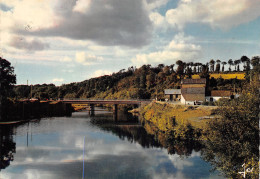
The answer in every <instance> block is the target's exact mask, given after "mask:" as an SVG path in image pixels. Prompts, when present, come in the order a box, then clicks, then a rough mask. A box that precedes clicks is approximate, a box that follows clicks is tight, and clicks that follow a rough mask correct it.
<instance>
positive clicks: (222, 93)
mask: <svg viewBox="0 0 260 179" xmlns="http://www.w3.org/2000/svg"><path fill="white" fill-rule="evenodd" d="M220 98H228V99H230V98H232V92H231V91H228V90H212V91H211V95H210V96H206V101H209V102H215V101H217V100H219V99H220Z"/></svg>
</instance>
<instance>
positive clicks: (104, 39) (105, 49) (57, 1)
mask: <svg viewBox="0 0 260 179" xmlns="http://www.w3.org/2000/svg"><path fill="white" fill-rule="evenodd" d="M259 9H260V1H259V0H239V2H238V1H237V0H214V1H212V0H131V1H129V0H2V1H1V2H0V14H1V15H0V19H1V21H0V55H1V57H2V58H4V59H6V60H8V61H10V62H11V64H12V66H14V68H15V74H16V76H17V84H26V83H27V80H28V84H43V83H53V84H55V85H61V84H67V83H71V82H80V81H83V80H86V79H90V78H92V77H98V76H102V75H105V74H106V75H109V74H111V73H113V72H117V71H119V70H121V69H127V68H128V67H131V66H136V67H140V66H142V65H143V64H151V65H152V66H157V65H158V64H161V63H163V64H165V65H170V64H175V62H176V61H177V60H183V61H185V62H201V63H205V62H208V61H209V60H210V59H215V60H217V59H220V60H222V61H228V60H229V59H233V60H236V59H239V58H240V57H241V56H243V55H246V56H248V57H249V58H251V57H253V56H259V55H260V11H259Z"/></svg>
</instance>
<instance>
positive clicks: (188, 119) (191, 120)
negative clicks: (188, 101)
mask: <svg viewBox="0 0 260 179" xmlns="http://www.w3.org/2000/svg"><path fill="white" fill-rule="evenodd" d="M216 108H217V107H209V106H185V105H177V104H169V103H162V102H152V103H150V104H148V105H146V106H144V107H141V108H140V110H139V114H140V118H141V121H142V122H144V123H146V122H148V123H151V124H152V125H153V126H154V127H156V128H157V129H158V130H159V131H161V132H163V133H171V134H175V136H176V138H182V139H187V138H190V139H203V137H201V136H203V133H204V132H206V130H207V125H208V123H209V122H210V121H212V120H214V118H215V117H217V116H215V109H216Z"/></svg>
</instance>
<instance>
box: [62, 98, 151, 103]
mask: <svg viewBox="0 0 260 179" xmlns="http://www.w3.org/2000/svg"><path fill="white" fill-rule="evenodd" d="M59 100H60V101H147V102H149V101H153V100H154V99H102V98H98V99H92V98H60V99H59Z"/></svg>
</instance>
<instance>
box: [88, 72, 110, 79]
mask: <svg viewBox="0 0 260 179" xmlns="http://www.w3.org/2000/svg"><path fill="white" fill-rule="evenodd" d="M112 73H113V72H112V71H109V70H97V71H95V72H94V73H93V74H92V75H91V78H95V77H99V76H103V75H111V74H112Z"/></svg>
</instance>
